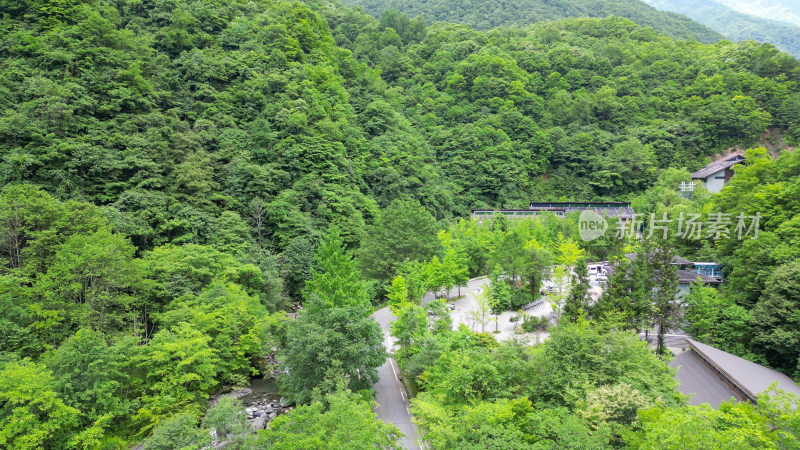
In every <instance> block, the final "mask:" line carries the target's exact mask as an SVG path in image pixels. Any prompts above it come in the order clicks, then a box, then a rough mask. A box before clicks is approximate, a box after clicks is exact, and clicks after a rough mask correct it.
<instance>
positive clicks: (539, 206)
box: [472, 202, 634, 221]
mask: <svg viewBox="0 0 800 450" xmlns="http://www.w3.org/2000/svg"><path fill="white" fill-rule="evenodd" d="M587 210H588V211H594V212H595V213H597V214H599V215H601V216H603V217H614V218H618V219H620V220H622V221H627V220H629V219H631V218H633V217H634V212H633V208H631V204H630V203H626V202H531V203H530V206H528V209H473V210H472V217H474V218H476V219H478V220H483V219H487V218H488V219H491V218H492V217H494V216H495V215H497V214H502V215H504V216H506V217H508V218H509V219H530V218H533V217H538V216H539V215H541V214H544V213H550V214H553V215H555V216H556V217H564V216H566V215H568V214H570V213H573V212H582V211H587Z"/></svg>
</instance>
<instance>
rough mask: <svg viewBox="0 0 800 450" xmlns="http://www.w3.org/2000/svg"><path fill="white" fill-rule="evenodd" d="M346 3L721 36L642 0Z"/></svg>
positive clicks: (492, 22)
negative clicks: (611, 20) (624, 22)
mask: <svg viewBox="0 0 800 450" xmlns="http://www.w3.org/2000/svg"><path fill="white" fill-rule="evenodd" d="M343 3H344V4H346V5H348V6H362V7H364V10H366V11H367V12H368V13H370V14H372V15H374V16H375V17H380V16H381V15H382V14H383V13H384V12H386V11H388V10H398V11H402V12H404V13H406V14H408V15H409V16H411V17H416V16H420V15H422V16H425V18H426V20H428V21H441V22H452V23H462V24H467V25H471V26H473V27H475V28H477V29H479V30H487V29H489V28H495V27H498V26H510V25H528V24H532V23H535V22H540V21H550V20H558V19H565V18H568V17H598V18H602V17H609V16H617V17H624V18H626V19H630V20H632V21H634V22H636V23H638V24H639V25H643V26H649V27H653V29H655V30H656V31H657V32H659V33H663V34H666V35H667V36H671V37H673V38H676V39H690V38H692V39H696V40H698V41H700V42H705V43H713V42H717V41H719V40H720V39H721V36H720V35H719V34H717V33H715V32H714V31H712V30H711V29H709V28H707V27H705V26H704V25H701V24H699V23H697V22H694V21H692V20H690V19H687V18H686V17H684V16H681V15H678V14H673V13H669V12H661V11H657V10H655V9H653V8H651V7H649V6H647V5H646V4H644V3H642V2H641V1H639V0H519V1H509V0H477V1H475V0H455V1H440V0H411V1H405V0H387V1H383V0H344V1H343Z"/></svg>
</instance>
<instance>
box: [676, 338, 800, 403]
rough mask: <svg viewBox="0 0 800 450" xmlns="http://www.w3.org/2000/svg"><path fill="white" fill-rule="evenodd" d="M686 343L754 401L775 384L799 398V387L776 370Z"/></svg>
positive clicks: (702, 346) (694, 343) (726, 353)
mask: <svg viewBox="0 0 800 450" xmlns="http://www.w3.org/2000/svg"><path fill="white" fill-rule="evenodd" d="M686 341H687V342H688V343H689V345H690V346H691V347H692V350H693V351H695V352H696V353H697V355H698V356H700V357H701V358H702V359H703V360H705V361H706V362H708V363H709V364H710V365H711V366H712V367H713V368H714V369H716V371H717V372H718V374H719V375H722V377H723V378H724V379H725V380H726V381H728V382H730V383H732V384H733V385H734V386H735V387H736V388H738V389H740V390H741V391H742V392H743V393H744V394H745V395H746V396H747V397H749V398H750V399H755V397H756V395H758V394H761V393H762V392H764V391H767V390H768V389H769V387H770V385H771V384H772V383H777V384H778V389H782V390H784V391H786V392H791V393H793V394H795V395H798V396H800V386H798V385H797V383H795V382H794V381H793V380H792V379H791V378H789V377H788V376H786V375H784V374H782V373H780V372H778V371H776V370H773V369H770V368H768V367H764V366H762V365H759V364H756V363H754V362H751V361H748V360H746V359H744V358H740V357H738V356H736V355H732V354H730V353H728V352H724V351H722V350H720V349H717V348H714V347H712V346H710V345H706V344H703V343H701V342H697V341H695V340H692V339H687V340H686Z"/></svg>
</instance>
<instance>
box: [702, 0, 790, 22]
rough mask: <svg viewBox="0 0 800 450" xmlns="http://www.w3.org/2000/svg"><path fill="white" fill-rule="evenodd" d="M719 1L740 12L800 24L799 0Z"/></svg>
mask: <svg viewBox="0 0 800 450" xmlns="http://www.w3.org/2000/svg"><path fill="white" fill-rule="evenodd" d="M717 3H721V4H723V5H725V6H727V7H729V8H731V9H735V10H736V11H739V12H740V13H745V14H749V15H751V16H756V17H763V18H765V19H773V20H778V21H781V22H788V23H792V24H795V25H797V26H800V2H798V1H797V0H717Z"/></svg>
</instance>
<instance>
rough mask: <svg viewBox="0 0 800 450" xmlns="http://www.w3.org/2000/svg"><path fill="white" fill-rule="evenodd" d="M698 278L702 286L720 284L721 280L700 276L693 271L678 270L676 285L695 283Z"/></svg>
mask: <svg viewBox="0 0 800 450" xmlns="http://www.w3.org/2000/svg"><path fill="white" fill-rule="evenodd" d="M698 278H700V281H701V282H702V283H703V284H720V283H722V280H721V279H719V278H715V277H709V276H706V275H701V274H699V273H697V272H695V271H694V270H684V269H680V270H678V283H680V284H691V283H694V282H695V281H697V279H698Z"/></svg>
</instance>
